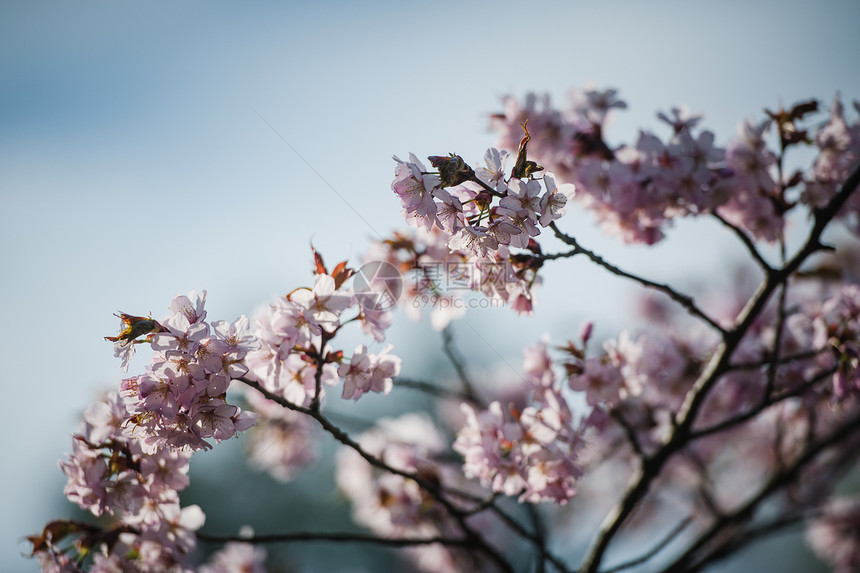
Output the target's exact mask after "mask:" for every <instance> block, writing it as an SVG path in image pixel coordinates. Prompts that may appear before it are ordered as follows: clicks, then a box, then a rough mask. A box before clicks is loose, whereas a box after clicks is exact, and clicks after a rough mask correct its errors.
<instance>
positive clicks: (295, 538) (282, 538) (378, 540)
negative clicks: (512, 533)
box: [197, 531, 472, 547]
mask: <svg viewBox="0 0 860 573" xmlns="http://www.w3.org/2000/svg"><path fill="white" fill-rule="evenodd" d="M197 539H200V540H201V541H207V542H210V543H227V542H229V541H238V542H242V543H295V542H307V541H331V542H335V543H364V544H372V545H388V546H390V547H410V546H415V545H436V544H439V545H450V546H459V547H469V546H471V544H472V542H471V541H470V540H468V539H466V538H451V537H415V538H392V537H377V536H375V535H367V534H363V533H324V532H316V533H315V532H309V531H306V532H296V533H275V534H271V535H252V536H243V535H209V534H204V533H198V534H197Z"/></svg>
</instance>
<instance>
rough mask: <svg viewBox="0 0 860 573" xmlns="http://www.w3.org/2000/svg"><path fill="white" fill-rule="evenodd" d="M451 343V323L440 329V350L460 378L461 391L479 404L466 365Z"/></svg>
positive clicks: (452, 340) (452, 341) (452, 337)
mask: <svg viewBox="0 0 860 573" xmlns="http://www.w3.org/2000/svg"><path fill="white" fill-rule="evenodd" d="M453 344H454V336H453V334H452V333H451V325H450V324H448V325H446V326H445V328H444V329H443V330H442V351H443V352H444V353H445V356H447V357H448V360H449V361H450V362H451V365H452V366H453V367H454V370H455V371H456V372H457V376H458V377H459V378H460V383H461V384H462V385H463V392H464V393H465V395H466V396H467V397H468V398H467V399H468V400H469V401H470V402H473V403H475V404H481V400H480V399H479V398H478V395H477V394H476V393H475V387H474V385H473V384H472V381H471V380H470V379H469V375H468V374H467V373H466V367H465V366H464V365H463V362H462V361H461V360H460V359H459V357H458V356H457V355H456V353H455V352H454V348H453Z"/></svg>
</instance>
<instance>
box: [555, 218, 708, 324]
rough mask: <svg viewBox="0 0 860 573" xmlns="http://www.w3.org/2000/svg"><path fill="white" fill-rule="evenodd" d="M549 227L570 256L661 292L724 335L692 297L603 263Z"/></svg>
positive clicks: (574, 240)
mask: <svg viewBox="0 0 860 573" xmlns="http://www.w3.org/2000/svg"><path fill="white" fill-rule="evenodd" d="M549 226H550V228H551V229H552V230H553V231H554V232H555V236H556V237H558V238H559V239H561V240H562V241H563V242H564V243H566V244H568V245H570V246H572V247H573V251H572V252H571V253H572V254H578V253H582V254H583V255H585V256H586V257H588V258H589V259H590V260H591V261H592V262H593V263H595V264H597V265H598V266H601V267H603V268H604V269H606V270H607V271H609V272H610V273H612V274H614V275H616V276H619V277H624V278H626V279H630V280H632V281H635V282H637V283H639V284H640V285H642V286H644V287H647V288H650V289H653V290H656V291H658V292H662V293H663V294H665V295H666V296H668V297H669V298H670V299H672V300H673V301H675V302H676V303H678V304H680V305H681V306H682V307H684V309H685V310H686V311H687V312H689V313H690V314H692V315H693V316H695V317H696V318H698V319H700V320H702V321H703V322H705V323H707V324H708V325H709V326H710V327H711V328H713V329H714V330H716V331H717V332H719V333H720V334H725V329H724V328H723V327H722V326H721V325H720V324H719V323H717V321H715V320H714V319H713V318H711V317H710V316H708V315H707V314H705V313H704V312H703V311H702V310H701V309H700V308H699V307H698V306H696V303H695V302H694V301H693V298H692V297H690V296H688V295H685V294H682V293H679V292H678V291H676V290H675V289H673V288H672V287H671V286H669V285H667V284H663V283H658V282H655V281H652V280H650V279H646V278H643V277H640V276H638V275H634V274H633V273H629V272H627V271H625V270H622V269H620V268H618V267H616V266H615V265H613V264H611V263H608V262H607V261H605V260H604V259H603V257H601V256H600V255H598V254H596V253H594V252H592V251H589V250H588V249H585V248H583V247H582V246H581V245H580V244H579V242H578V241H577V240H576V239H575V238H573V237H571V236H570V235H566V234H565V233H563V232H562V231H561V230H559V228H558V227H557V226H556V224H555V223H554V222H553V223H550V224H549ZM565 256H568V254H565ZM570 256H572V255H570Z"/></svg>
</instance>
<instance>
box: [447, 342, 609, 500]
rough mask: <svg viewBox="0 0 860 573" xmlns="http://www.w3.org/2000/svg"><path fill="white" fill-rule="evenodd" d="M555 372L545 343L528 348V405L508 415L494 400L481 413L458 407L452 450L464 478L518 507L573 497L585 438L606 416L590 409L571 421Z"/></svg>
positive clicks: (466, 407) (509, 410)
mask: <svg viewBox="0 0 860 573" xmlns="http://www.w3.org/2000/svg"><path fill="white" fill-rule="evenodd" d="M554 368H555V363H554V361H553V360H552V359H551V357H550V356H549V354H548V352H547V349H546V345H545V344H540V345H538V346H536V347H532V348H528V349H526V363H525V365H524V369H525V372H526V373H525V383H526V384H527V385H528V386H529V387H530V388H533V400H532V405H529V406H527V407H526V408H524V409H523V410H522V411H521V412H520V411H517V410H516V409H515V408H513V407H509V408H507V411H506V409H505V408H504V407H503V406H502V405H501V403H500V402H498V401H494V402H492V403H490V405H489V406H488V407H487V408H486V409H485V410H481V411H476V409H475V408H474V407H473V406H471V405H469V404H465V403H464V404H463V405H462V406H461V408H462V411H463V414H464V415H465V425H464V426H463V428H462V429H461V430H460V431H459V432H458V434H457V439H456V441H455V442H454V446H453V448H454V451H456V452H458V453H460V454H461V455H462V456H463V459H464V463H463V472H464V474H465V475H466V477H470V478H472V477H477V478H478V479H479V480H480V482H481V485H483V486H484V487H488V488H490V489H491V490H492V491H494V492H499V493H504V494H505V495H509V496H518V498H519V500H520V501H521V502H529V503H537V502H541V501H554V502H556V503H559V504H565V503H567V502H568V500H570V498H572V497H573V496H574V495H575V494H576V487H575V483H576V479H577V478H578V477H579V476H581V475H582V467H581V465H580V464H579V463H578V459H577V458H578V455H579V452H580V450H581V449H582V447H583V446H584V445H585V440H584V437H583V436H584V433H585V431H586V430H587V429H589V428H591V427H595V428H596V427H598V426H600V425H601V422H602V420H603V419H604V418H605V413H604V412H603V411H602V410H599V409H592V411H591V413H590V414H589V415H588V416H583V417H581V419H580V420H579V421H578V422H575V420H574V415H573V413H572V411H571V409H570V407H569V406H568V403H567V400H566V398H565V396H564V394H563V393H562V391H561V389H560V388H558V387H557V386H558V385H557V384H556V382H557V376H556V374H555V372H554Z"/></svg>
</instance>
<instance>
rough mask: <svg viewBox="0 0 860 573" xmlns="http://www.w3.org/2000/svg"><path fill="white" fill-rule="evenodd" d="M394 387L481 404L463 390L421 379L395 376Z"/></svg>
mask: <svg viewBox="0 0 860 573" xmlns="http://www.w3.org/2000/svg"><path fill="white" fill-rule="evenodd" d="M394 387H395V388H409V389H411V390H418V391H419V392H424V393H425V394H430V395H431V396H436V397H437V398H446V399H448V400H464V401H466V402H472V403H474V404H475V405H481V403H480V402H476V401H475V397H474V396H469V395H468V394H466V393H465V392H460V391H457V390H451V389H450V388H443V387H441V386H437V385H435V384H432V383H430V382H423V381H421V380H410V379H408V378H395V379H394Z"/></svg>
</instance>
